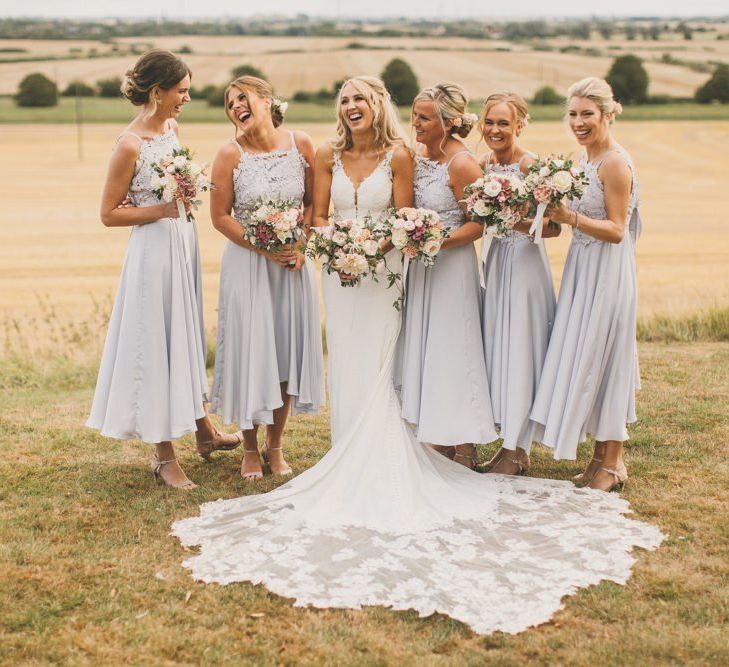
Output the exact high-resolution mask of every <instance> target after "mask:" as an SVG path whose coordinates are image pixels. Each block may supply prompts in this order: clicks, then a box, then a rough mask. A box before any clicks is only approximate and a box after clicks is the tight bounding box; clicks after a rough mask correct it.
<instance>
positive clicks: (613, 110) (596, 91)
mask: <svg viewBox="0 0 729 667" xmlns="http://www.w3.org/2000/svg"><path fill="white" fill-rule="evenodd" d="M573 97H584V98H585V99H588V100H591V101H593V102H594V103H595V104H596V105H597V108H598V109H600V111H601V112H602V114H603V116H605V118H606V120H607V122H608V123H612V122H614V121H615V116H617V115H619V114H621V113H623V105H622V104H620V102H618V101H616V100H615V97H614V96H613V89H612V88H611V87H610V84H609V83H608V82H607V81H605V79H601V78H599V77H597V76H588V77H587V78H586V79H582V80H581V81H577V82H576V83H573V84H572V85H571V86H570V87H569V88H568V89H567V104H568V105H569V101H570V100H571V99H572V98H573Z"/></svg>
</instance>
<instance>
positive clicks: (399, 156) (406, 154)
mask: <svg viewBox="0 0 729 667" xmlns="http://www.w3.org/2000/svg"><path fill="white" fill-rule="evenodd" d="M412 162H413V153H412V151H411V150H410V149H409V148H408V147H407V146H404V145H399V146H395V148H393V150H392V160H391V163H392V166H393V167H395V168H397V167H405V166H407V165H409V164H412Z"/></svg>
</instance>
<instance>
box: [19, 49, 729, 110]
mask: <svg viewBox="0 0 729 667" xmlns="http://www.w3.org/2000/svg"><path fill="white" fill-rule="evenodd" d="M244 75H252V76H257V77H260V78H261V79H265V78H266V75H265V73H264V72H262V71H261V70H260V69H258V68H257V67H254V66H253V65H249V64H243V65H240V66H238V67H235V68H234V69H233V70H231V77H232V78H233V79H236V78H238V77H240V76H244ZM380 76H381V78H382V80H383V81H384V83H385V85H386V86H387V89H388V90H389V91H390V94H391V95H392V98H393V100H394V101H395V102H396V103H397V104H398V105H400V106H409V105H410V104H412V102H413V100H414V99H415V96H416V95H417V93H418V90H419V88H420V84H419V82H418V79H417V77H416V75H415V72H413V70H412V68H411V67H410V65H409V64H408V63H407V62H406V61H405V60H403V59H401V58H394V59H393V60H391V61H390V62H389V63H387V65H386V66H385V68H384V70H383V71H382V72H381V74H380ZM605 78H606V79H607V81H608V82H609V83H610V85H611V86H612V88H613V92H614V94H615V98H616V99H617V100H619V101H620V102H622V103H623V104H651V103H652V104H662V103H667V102H672V101H677V100H675V99H674V98H670V97H668V96H665V95H663V96H653V97H651V96H649V95H648V85H649V77H648V72H647V71H646V69H645V67H644V66H643V63H642V61H641V59H640V58H638V57H637V56H633V55H625V56H619V57H617V58H615V60H614V61H613V63H612V65H611V67H610V70H609V71H608V73H607V75H606V77H605ZM342 83H343V81H335V82H334V83H333V84H332V85H331V87H329V88H326V87H323V88H320V89H319V90H317V91H303V90H299V91H297V92H295V93H294V94H293V96H292V99H293V100H294V101H296V102H314V103H320V104H321V103H326V104H328V103H330V102H331V101H332V100H333V99H334V98H335V97H336V95H337V92H338V90H339V88H340V87H341V85H342ZM120 87H121V79H120V78H119V77H110V78H107V79H100V80H98V81H97V82H96V83H95V84H94V85H89V84H87V83H85V82H83V81H78V80H77V81H72V82H71V83H69V84H68V86H66V88H65V89H64V90H63V91H62V92H61V93H60V95H61V96H79V97H92V96H99V97H120V96H121V91H120ZM225 88H226V86H219V85H218V86H216V85H208V86H204V87H202V88H192V89H191V91H190V93H191V96H192V97H193V98H194V99H205V100H207V102H208V104H209V105H210V106H219V107H223V106H224V105H225ZM58 97H59V91H58V88H57V86H56V84H55V83H54V82H53V81H52V80H51V79H49V78H48V77H46V76H45V75H44V74H40V73H37V72H36V73H33V74H29V75H28V76H26V77H25V78H24V79H23V80H22V81H21V82H20V85H19V87H18V92H17V93H16V95H15V101H16V103H17V104H18V106H23V107H48V106H55V105H56V104H58ZM694 100H695V101H696V102H699V103H702V104H708V103H712V102H715V103H721V104H727V103H729V65H726V64H720V65H718V66H716V68H715V70H714V72H713V73H712V75H711V77H710V78H709V80H708V81H706V83H704V84H703V85H702V86H700V87H699V88H698V89H697V90H696V93H695V95H694ZM531 101H532V103H533V104H542V105H547V104H561V103H563V102H564V97H563V96H561V95H560V94H559V93H558V92H557V91H556V90H555V89H554V88H553V87H551V86H544V87H542V88H540V89H539V90H538V91H537V92H536V93H535V95H534V97H533V98H532V100H531Z"/></svg>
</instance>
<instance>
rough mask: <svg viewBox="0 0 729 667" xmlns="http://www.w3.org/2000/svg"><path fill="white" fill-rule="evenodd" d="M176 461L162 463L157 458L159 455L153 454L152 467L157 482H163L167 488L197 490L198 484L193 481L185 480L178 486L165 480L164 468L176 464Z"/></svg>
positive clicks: (170, 460)
mask: <svg viewBox="0 0 729 667" xmlns="http://www.w3.org/2000/svg"><path fill="white" fill-rule="evenodd" d="M175 461H177V459H176V458H175V459H169V461H160V460H159V458H158V457H157V454H156V453H155V454H153V455H152V462H151V464H150V465H151V467H152V474H153V475H154V478H155V480H157V481H158V482H161V483H162V484H164V485H165V486H171V487H172V488H173V489H184V490H186V491H188V490H190V489H196V488H197V484H195V482H193V481H192V480H191V479H185V481H184V482H178V483H177V484H170V483H169V482H167V481H166V480H165V479H164V477H162V466H166V465H167V464H168V463H175Z"/></svg>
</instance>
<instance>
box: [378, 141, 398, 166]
mask: <svg viewBox="0 0 729 667" xmlns="http://www.w3.org/2000/svg"><path fill="white" fill-rule="evenodd" d="M395 148H396V146H393V147H392V148H391V149H390V150H389V151H387V153H385V157H383V158H382V161H381V162H380V164H378V165H377V167H375V169H377V168H378V167H389V166H390V162H392V156H393V155H394V154H395Z"/></svg>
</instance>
